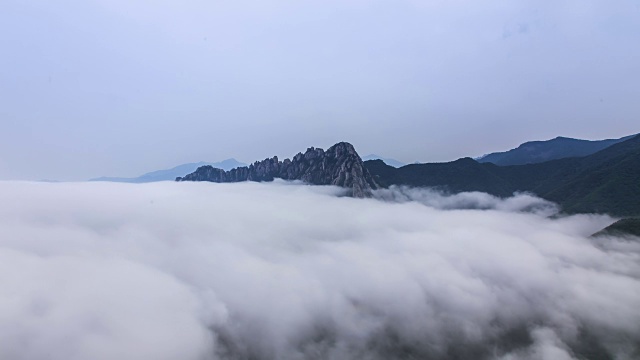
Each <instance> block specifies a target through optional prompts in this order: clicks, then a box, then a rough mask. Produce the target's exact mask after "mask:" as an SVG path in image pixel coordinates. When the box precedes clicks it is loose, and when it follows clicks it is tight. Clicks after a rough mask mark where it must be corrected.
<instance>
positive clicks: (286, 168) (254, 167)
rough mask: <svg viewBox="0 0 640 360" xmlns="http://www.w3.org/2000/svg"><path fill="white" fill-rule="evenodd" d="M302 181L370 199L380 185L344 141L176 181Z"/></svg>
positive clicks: (207, 168)
mask: <svg viewBox="0 0 640 360" xmlns="http://www.w3.org/2000/svg"><path fill="white" fill-rule="evenodd" d="M275 178H279V179H284V180H301V181H304V182H306V183H308V184H312V185H336V186H340V187H343V188H347V189H349V191H348V195H349V196H353V197H368V196H370V195H371V190H373V189H377V188H378V185H377V184H376V182H375V181H374V180H373V177H372V176H371V174H369V171H368V170H367V169H366V168H365V167H364V164H363V163H362V159H361V158H360V156H359V155H358V153H357V152H356V150H355V149H354V147H353V145H351V144H349V143H346V142H341V143H337V144H335V145H333V146H332V147H330V148H329V149H327V150H326V151H324V150H322V149H320V148H313V147H311V148H309V149H307V151H306V152H305V153H304V154H303V153H298V154H297V155H296V156H294V157H293V159H285V160H284V161H279V160H278V157H276V156H274V157H273V158H270V159H265V160H262V161H256V162H255V163H253V164H251V165H249V166H244V167H239V168H235V169H232V170H229V171H224V170H222V169H217V168H214V167H212V166H202V167H199V168H198V169H197V170H196V171H195V172H193V173H191V174H188V175H185V176H184V177H178V178H176V181H211V182H217V183H230V182H241V181H273V179H275Z"/></svg>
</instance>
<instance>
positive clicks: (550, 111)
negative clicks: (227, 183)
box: [0, 0, 640, 180]
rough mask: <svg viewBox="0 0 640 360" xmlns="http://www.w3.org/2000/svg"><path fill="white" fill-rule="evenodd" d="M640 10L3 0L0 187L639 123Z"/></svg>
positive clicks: (626, 4)
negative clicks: (337, 148) (345, 146)
mask: <svg viewBox="0 0 640 360" xmlns="http://www.w3.org/2000/svg"><path fill="white" fill-rule="evenodd" d="M638 44H640V2H638V1H636V0H633V1H632V0H616V1H590V0H575V1H540V0H536V1H534V0H521V1H506V0H504V1H494V0H491V1H482V2H479V1H456V0H454V1H418V0H393V1H391V0H388V1H376V0H372V1H364V0H353V1H346V0H328V1H303V0H290V1H285V0H283V1H274V0H267V1H265V0H260V1H244V0H234V1H217V0H185V1H168V0H58V1H50V0H30V1H23V0H2V1H1V2H0V49H2V52H1V56H0V125H1V127H0V129H1V133H0V134H1V135H0V136H1V138H0V140H1V141H0V179H34V180H36V179H45V178H47V179H59V180H81V179H87V178H90V177H97V176H100V175H113V176H134V175H139V174H141V173H144V172H147V171H151V170H156V169H161V168H168V167H173V166H175V165H178V164H180V163H185V162H195V161H200V160H204V161H218V160H223V159H226V158H230V157H235V158H236V159H238V160H240V161H244V162H250V161H253V160H258V159H263V158H265V157H267V156H273V155H278V156H281V157H290V156H292V155H295V153H297V152H298V151H303V150H305V149H306V148H307V147H309V146H316V147H322V148H327V147H329V146H331V145H332V144H333V143H335V142H338V141H349V142H351V143H353V144H354V145H355V146H356V149H357V150H358V151H359V152H360V154H361V155H366V154H369V153H376V154H379V155H382V156H385V157H392V158H396V159H398V160H400V161H404V162H413V161H422V162H424V161H449V160H454V159H456V158H459V157H463V156H477V155H481V154H483V153H487V152H493V151H501V150H507V149H510V148H513V147H515V146H517V145H518V144H520V143H522V142H524V141H527V140H544V139H550V138H553V137H556V136H559V135H562V136H570V137H578V138H586V139H601V138H617V137H621V136H624V135H628V134H632V133H637V132H640V126H638V124H640V121H639V120H640V100H639V99H640V46H639V45H638Z"/></svg>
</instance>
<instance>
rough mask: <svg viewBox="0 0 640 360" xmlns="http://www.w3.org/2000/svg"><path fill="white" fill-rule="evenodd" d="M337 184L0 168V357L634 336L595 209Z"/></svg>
mask: <svg viewBox="0 0 640 360" xmlns="http://www.w3.org/2000/svg"><path fill="white" fill-rule="evenodd" d="M340 194H342V190H341V189H338V188H333V187H311V186H305V185H300V184H291V183H285V182H281V181H276V182H274V183H270V184H260V183H239V184H213V183H173V182H164V183H153V184H116V183H59V184H50V183H28V182H0V200H1V201H0V288H1V289H2V291H0V358H2V359H18V360H20V359H45V358H46V359H55V360H58V359H60V360H63V359H64V360H74V359H77V360H81V359H82V360H85V359H132V360H133V359H136V360H139V359H154V360H155V359H167V360H168V359H186V360H189V359H194V360H195V359H198V360H200V359H259V360H262V359H274V360H275V359H411V358H419V359H504V360H506V359H509V360H515V359H531V360H533V359H579V358H591V359H596V358H602V359H608V358H616V359H632V358H638V356H640V345H639V344H640V312H639V311H638V305H639V304H640V242H635V241H633V239H631V241H630V240H629V239H616V238H612V237H608V238H602V239H592V238H589V235H591V234H592V233H594V232H596V231H598V230H600V229H602V228H603V227H605V226H607V225H609V224H610V223H612V222H613V221H614V219H611V218H609V217H606V216H595V215H577V216H570V217H562V218H550V217H549V215H551V214H554V213H555V210H554V209H555V207H554V206H553V204H549V203H548V202H546V201H544V200H541V199H537V198H535V197H532V196H529V195H517V196H515V197H513V198H510V199H505V200H501V199H497V198H494V197H491V196H489V195H486V194H480V193H468V194H459V195H454V196H446V195H442V194H439V193H436V192H433V191H430V190H415V189H413V190H411V189H397V188H396V189H391V190H385V191H382V192H378V193H377V194H376V196H377V197H378V199H352V198H347V197H340V196H336V195H340ZM381 199H384V200H387V201H383V200H381ZM389 200H393V201H389ZM469 208H480V209H482V210H477V209H469Z"/></svg>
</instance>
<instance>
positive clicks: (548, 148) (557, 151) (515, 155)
mask: <svg viewBox="0 0 640 360" xmlns="http://www.w3.org/2000/svg"><path fill="white" fill-rule="evenodd" d="M636 135H637V134H636ZM633 136H635V135H629V136H625V137H622V138H619V139H604V140H582V139H574V138H569V137H564V136H557V137H555V138H553V139H550V140H537V141H527V142H525V143H522V144H520V145H519V146H518V147H516V148H514V149H511V150H508V151H503V152H495V153H490V154H487V155H484V156H481V157H479V158H476V159H475V160H476V161H478V162H480V163H493V164H496V165H500V166H509V165H526V164H537V163H542V162H546V161H551V160H558V159H564V158H569V157H584V156H588V155H591V154H595V153H596V152H598V151H601V150H604V149H606V148H607V147H609V146H612V145H615V144H617V143H620V142H623V141H626V140H629V139H630V138H632V137H633Z"/></svg>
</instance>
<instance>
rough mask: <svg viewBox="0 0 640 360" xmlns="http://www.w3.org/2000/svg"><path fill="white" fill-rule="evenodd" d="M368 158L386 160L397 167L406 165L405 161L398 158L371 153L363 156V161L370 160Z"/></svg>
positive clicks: (385, 161)
mask: <svg viewBox="0 0 640 360" xmlns="http://www.w3.org/2000/svg"><path fill="white" fill-rule="evenodd" d="M368 160H382V161H384V163H385V164H387V165H389V166H393V167H395V168H399V167H402V166H405V165H406V164H405V163H402V162H400V161H398V160H396V159H390V158H383V157H382V156H378V155H376V154H369V155H367V156H363V157H362V161H368Z"/></svg>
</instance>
